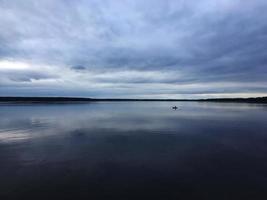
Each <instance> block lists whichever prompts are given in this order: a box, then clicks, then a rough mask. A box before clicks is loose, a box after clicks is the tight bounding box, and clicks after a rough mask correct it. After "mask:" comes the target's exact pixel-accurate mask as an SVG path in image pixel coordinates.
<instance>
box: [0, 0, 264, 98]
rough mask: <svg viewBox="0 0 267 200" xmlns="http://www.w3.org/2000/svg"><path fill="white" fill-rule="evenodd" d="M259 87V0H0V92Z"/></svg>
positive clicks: (192, 94) (159, 93)
mask: <svg viewBox="0 0 267 200" xmlns="http://www.w3.org/2000/svg"><path fill="white" fill-rule="evenodd" d="M264 95H267V1H266V0H200V1H196V0H145V1H144V0H75V1H74V0H0V96H84V97H100V98H101V97H103V98H105V97H120V98H123V97H127V98H208V97H247V96H264Z"/></svg>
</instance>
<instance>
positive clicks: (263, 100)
mask: <svg viewBox="0 0 267 200" xmlns="http://www.w3.org/2000/svg"><path fill="white" fill-rule="evenodd" d="M96 101H170V102H174V101H195V102H229V103H267V97H255V98H213V99H122V98H103V99H102V98H80V97H0V102H2V103H3V102H4V103H78V102H83V103H86V102H96Z"/></svg>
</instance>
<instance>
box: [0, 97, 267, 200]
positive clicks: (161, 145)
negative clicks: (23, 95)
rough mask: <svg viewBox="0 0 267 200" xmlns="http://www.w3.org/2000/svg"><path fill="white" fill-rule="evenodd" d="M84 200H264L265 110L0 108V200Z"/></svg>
mask: <svg viewBox="0 0 267 200" xmlns="http://www.w3.org/2000/svg"><path fill="white" fill-rule="evenodd" d="M174 105H176V106H177V107H178V109H177V110H172V108H171V107H172V106H174ZM89 198H90V199H124V200H128V199H163V200H168V199H205V200H206V199H214V200H217V199H227V200H229V199H235V200H237V199H257V200H258V199H267V104H265V105H264V104H246V103H209V102H92V103H80V104H79V103H77V104H1V105H0V199H3V200H5V199H89Z"/></svg>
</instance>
